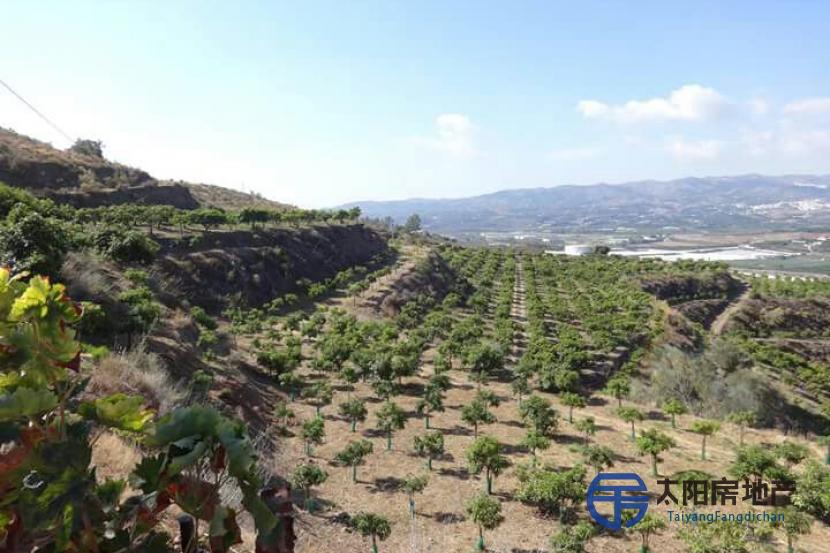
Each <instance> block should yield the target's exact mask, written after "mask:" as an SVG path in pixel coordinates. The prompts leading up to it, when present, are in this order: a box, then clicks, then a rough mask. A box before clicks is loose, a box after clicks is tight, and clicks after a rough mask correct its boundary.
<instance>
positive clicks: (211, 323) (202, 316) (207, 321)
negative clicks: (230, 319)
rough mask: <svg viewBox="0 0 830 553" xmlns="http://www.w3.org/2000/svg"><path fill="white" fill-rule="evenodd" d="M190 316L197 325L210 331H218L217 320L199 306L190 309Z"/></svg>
mask: <svg viewBox="0 0 830 553" xmlns="http://www.w3.org/2000/svg"><path fill="white" fill-rule="evenodd" d="M190 316H191V318H193V320H194V321H196V324H198V325H200V326H203V327H204V328H206V329H208V330H216V327H217V326H218V325H217V324H216V319H214V318H213V317H211V316H210V315H208V314H207V312H206V311H205V310H204V309H202V308H201V307H199V306H198V305H197V306H194V307H191V308H190Z"/></svg>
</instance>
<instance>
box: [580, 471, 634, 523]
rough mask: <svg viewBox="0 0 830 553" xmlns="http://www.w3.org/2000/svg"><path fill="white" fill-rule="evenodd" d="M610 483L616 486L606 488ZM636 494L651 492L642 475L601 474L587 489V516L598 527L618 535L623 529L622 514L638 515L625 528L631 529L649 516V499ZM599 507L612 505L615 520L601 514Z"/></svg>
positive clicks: (627, 473)
mask: <svg viewBox="0 0 830 553" xmlns="http://www.w3.org/2000/svg"><path fill="white" fill-rule="evenodd" d="M610 481H613V482H614V483H612V484H604V482H610ZM637 492H648V488H647V487H646V483H645V482H643V479H642V478H640V476H639V475H637V474H634V473H633V472H601V473H599V474H597V475H596V476H595V477H594V479H593V480H592V481H591V485H590V486H588V493H587V501H588V512H589V513H591V517H592V518H593V519H594V520H595V521H596V522H597V523H598V524H601V525H602V526H604V527H606V528H608V529H609V530H615V531H616V530H620V529H622V528H623V511H628V510H630V511H636V514H635V515H634V516H633V517H631V518H628V519H627V520H626V522H625V527H626V528H631V527H632V526H634V525H635V524H637V523H638V522H640V520H642V518H643V517H644V516H646V511H647V510H648V495H636V494H637ZM597 503H611V504H612V506H613V509H614V515H613V518H612V519H609V518H607V517H606V516H605V515H603V514H602V513H600V512H598V511H597V505H596V504H597Z"/></svg>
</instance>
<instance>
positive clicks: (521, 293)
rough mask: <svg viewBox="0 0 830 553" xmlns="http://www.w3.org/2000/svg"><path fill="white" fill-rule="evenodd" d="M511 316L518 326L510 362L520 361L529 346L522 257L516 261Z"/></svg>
mask: <svg viewBox="0 0 830 553" xmlns="http://www.w3.org/2000/svg"><path fill="white" fill-rule="evenodd" d="M510 318H511V319H513V323H514V324H515V325H516V326H517V329H516V331H515V334H514V337H513V348H512V349H511V351H510V363H511V364H516V363H518V361H519V359H520V358H521V356H522V355H523V354H524V351H525V348H526V347H527V305H526V304H525V281H524V271H523V270H522V261H521V259H519V260H517V262H516V284H515V285H514V286H513V305H512V306H511V308H510Z"/></svg>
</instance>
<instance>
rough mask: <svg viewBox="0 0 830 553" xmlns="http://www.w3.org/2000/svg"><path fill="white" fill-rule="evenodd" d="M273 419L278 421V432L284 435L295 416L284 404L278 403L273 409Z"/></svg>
mask: <svg viewBox="0 0 830 553" xmlns="http://www.w3.org/2000/svg"><path fill="white" fill-rule="evenodd" d="M274 418H276V419H277V420H278V421H280V431H281V432H283V433H285V432H286V430H287V429H288V426H289V425H290V424H291V423H292V421H293V420H294V419H296V418H297V415H296V414H295V413H294V411H293V410H291V408H290V407H289V406H288V405H287V404H286V403H285V402H283V401H280V402H278V403H277V405H276V407H274Z"/></svg>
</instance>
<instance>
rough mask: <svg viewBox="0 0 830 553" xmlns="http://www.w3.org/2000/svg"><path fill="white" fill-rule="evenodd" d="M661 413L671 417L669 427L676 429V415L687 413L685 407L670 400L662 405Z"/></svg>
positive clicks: (674, 400) (678, 402) (672, 399)
mask: <svg viewBox="0 0 830 553" xmlns="http://www.w3.org/2000/svg"><path fill="white" fill-rule="evenodd" d="M663 412H664V413H665V414H667V415H670V416H671V427H672V428H677V420H676V418H677V415H683V414H685V413H686V412H687V409H686V406H685V405H683V403H682V402H681V401H679V400H677V399H674V398H671V399H669V400H668V401H666V402H665V403H663Z"/></svg>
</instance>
